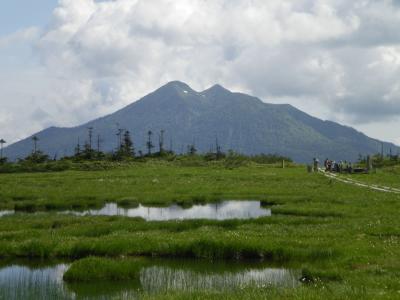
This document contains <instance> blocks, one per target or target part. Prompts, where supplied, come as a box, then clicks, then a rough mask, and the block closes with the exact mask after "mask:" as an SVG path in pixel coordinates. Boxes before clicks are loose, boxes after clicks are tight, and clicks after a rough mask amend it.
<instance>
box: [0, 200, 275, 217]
mask: <svg viewBox="0 0 400 300" xmlns="http://www.w3.org/2000/svg"><path fill="white" fill-rule="evenodd" d="M14 213H15V212H14V211H10V210H9V211H0V217H2V216H6V215H11V214H14ZM39 213H41V212H39ZM59 213H61V214H73V215H76V216H86V215H91V216H124V217H132V218H133V217H141V218H143V219H145V220H147V221H168V220H194V219H210V220H228V219H255V218H259V217H265V216H271V210H270V209H267V208H264V207H262V205H261V202H260V201H223V202H218V203H208V204H204V205H193V206H192V207H189V208H184V207H182V206H179V205H176V204H173V205H171V206H169V207H146V206H143V205H141V204H140V205H139V206H138V207H135V208H122V207H119V206H118V205H117V204H115V203H107V204H106V205H105V206H104V207H103V208H101V209H90V210H85V211H77V210H68V211H61V212H59Z"/></svg>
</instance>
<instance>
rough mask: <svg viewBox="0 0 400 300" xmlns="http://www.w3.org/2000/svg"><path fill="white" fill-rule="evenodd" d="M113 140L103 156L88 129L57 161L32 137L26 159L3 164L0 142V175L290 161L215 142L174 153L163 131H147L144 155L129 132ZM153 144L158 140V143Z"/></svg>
mask: <svg viewBox="0 0 400 300" xmlns="http://www.w3.org/2000/svg"><path fill="white" fill-rule="evenodd" d="M116 137H117V143H116V147H115V149H114V150H113V151H111V152H104V151H102V150H101V145H102V142H103V140H102V139H101V136H100V135H97V136H94V131H93V128H92V127H89V128H88V134H87V139H86V141H85V142H84V143H83V144H81V143H80V141H79V139H78V141H77V144H76V145H75V147H74V149H75V150H74V154H73V155H72V156H64V157H57V155H54V156H53V157H50V156H49V155H48V154H47V153H44V152H43V151H41V150H40V139H39V138H38V137H37V136H34V137H33V138H32V152H31V153H30V154H29V155H28V156H27V157H25V158H22V159H18V161H16V162H7V158H6V157H4V156H3V145H4V144H5V143H6V141H4V140H0V144H1V153H0V172H3V173H5V172H18V171H60V170H67V169H71V168H73V166H77V165H79V169H85V168H87V169H93V168H96V166H97V167H99V166H100V168H102V167H106V166H109V165H111V164H112V163H113V162H134V161H138V162H141V161H148V160H151V159H158V160H166V161H178V162H181V163H184V162H190V163H193V164H196V165H200V164H201V163H202V162H205V163H207V162H212V161H220V162H222V163H224V164H225V166H226V167H229V168H233V167H237V166H240V165H243V164H244V163H246V162H255V163H259V164H273V163H278V162H279V163H281V162H282V161H285V162H288V163H290V162H292V160H291V159H290V158H288V157H285V156H281V155H278V154H259V155H253V156H248V155H244V154H240V153H237V152H235V151H233V150H229V151H227V152H224V151H223V149H222V147H221V145H220V144H219V141H218V138H216V140H215V145H214V146H213V147H211V150H210V151H208V152H207V153H199V152H198V150H197V148H196V145H195V142H193V143H191V144H189V145H187V146H186V152H181V153H175V152H174V151H173V150H172V141H170V148H169V149H167V147H166V145H165V131H164V130H161V131H160V132H158V133H157V134H155V133H153V132H152V131H151V130H149V131H148V132H147V140H146V144H145V147H146V149H145V150H144V151H143V150H137V149H136V148H135V145H134V143H133V140H132V137H131V132H130V131H128V130H124V129H118V131H117V133H116ZM155 140H158V143H157V142H155Z"/></svg>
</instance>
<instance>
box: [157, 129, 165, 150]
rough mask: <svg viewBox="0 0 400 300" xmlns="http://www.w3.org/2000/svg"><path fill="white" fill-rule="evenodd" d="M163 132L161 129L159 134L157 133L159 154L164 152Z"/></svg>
mask: <svg viewBox="0 0 400 300" xmlns="http://www.w3.org/2000/svg"><path fill="white" fill-rule="evenodd" d="M164 134H165V130H161V131H160V134H159V135H158V145H159V148H160V155H161V154H163V153H164Z"/></svg>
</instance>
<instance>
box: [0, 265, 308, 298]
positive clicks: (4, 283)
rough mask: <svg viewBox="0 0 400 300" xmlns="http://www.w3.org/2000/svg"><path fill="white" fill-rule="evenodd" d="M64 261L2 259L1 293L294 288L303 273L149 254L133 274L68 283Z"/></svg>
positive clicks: (106, 294)
mask: <svg viewBox="0 0 400 300" xmlns="http://www.w3.org/2000/svg"><path fill="white" fill-rule="evenodd" d="M149 260H150V259H149ZM68 267H69V264H68V263H54V264H47V265H46V264H44V263H32V262H30V263H23V262H22V263H21V262H14V263H2V264H1V265H0V299H77V298H78V299H80V298H85V299H108V298H118V299H120V298H124V299H132V298H138V297H139V296H140V294H143V293H146V294H159V293H167V292H172V291H186V292H195V291H205V290H207V291H213V290H215V291H224V290H235V289H242V288H245V287H285V288H295V287H297V286H298V285H300V281H299V279H300V277H301V272H300V271H299V270H290V269H284V268H277V267H269V266H267V265H265V264H264V263H260V262H258V263H255V262H240V263H239V262H208V261H196V260H182V259H175V260H173V259H151V263H149V264H148V265H147V266H146V267H143V268H142V269H141V270H140V274H139V276H138V279H137V280H133V281H128V282H101V283H99V282H97V283H82V284H80V283H73V284H70V283H65V282H64V281H63V274H64V273H65V272H66V270H67V269H68Z"/></svg>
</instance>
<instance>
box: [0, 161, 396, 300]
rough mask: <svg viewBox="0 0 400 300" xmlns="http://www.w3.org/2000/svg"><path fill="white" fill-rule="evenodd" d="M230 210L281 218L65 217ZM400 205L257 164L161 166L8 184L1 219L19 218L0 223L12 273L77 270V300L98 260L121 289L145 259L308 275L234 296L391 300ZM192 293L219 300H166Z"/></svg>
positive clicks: (0, 196)
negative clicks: (243, 207)
mask: <svg viewBox="0 0 400 300" xmlns="http://www.w3.org/2000/svg"><path fill="white" fill-rule="evenodd" d="M382 172H383V171H382ZM385 172H386V171H385ZM387 172H390V171H387ZM360 176H361V175H360ZM363 176H370V175H363ZM371 176H374V175H373V174H372V175H371ZM365 178H367V177H365ZM371 178H372V177H371ZM227 199H236V201H240V200H244V199H254V200H257V201H261V204H262V206H263V207H265V208H267V209H270V210H271V212H272V214H271V216H261V217H259V218H252V219H230V220H209V219H197V220H169V221H153V220H149V221H146V220H145V219H143V218H140V217H134V218H129V217H125V216H101V215H82V216H80V215H70V214H60V213H59V212H58V210H70V209H73V210H82V211H83V210H87V209H93V208H97V209H101V208H102V207H104V205H105V204H106V203H111V202H113V203H120V205H124V206H126V207H129V206H130V205H133V206H134V205H135V204H136V203H140V204H142V205H146V206H164V207H168V206H170V205H173V204H174V203H175V204H179V205H180V206H181V207H191V206H192V205H199V204H207V203H215V202H216V201H221V200H227ZM399 200H400V196H399V195H395V194H393V195H392V194H387V193H380V192H374V191H370V190H367V189H363V188H360V187H355V186H351V185H345V184H342V183H340V182H336V181H332V180H330V179H328V178H326V177H324V176H321V175H319V174H307V173H306V170H305V167H304V166H289V167H287V168H285V169H282V168H281V167H280V166H279V165H265V164H257V163H254V162H251V163H249V164H245V165H241V166H238V167H235V168H227V167H226V166H225V165H224V164H223V163H220V162H219V163H214V164H207V165H201V164H200V165H194V164H192V163H191V164H189V163H187V164H182V163H176V162H167V161H153V160H152V161H147V162H142V163H129V164H118V165H115V166H112V167H111V168H108V169H107V171H104V170H97V171H82V170H80V171H79V170H68V171H63V172H52V173H48V172H45V173H15V174H2V175H0V204H1V209H2V210H9V211H14V210H15V211H17V212H18V213H16V214H10V215H9V214H4V215H3V216H2V217H1V218H0V256H1V257H2V260H3V261H4V263H5V264H6V262H10V260H11V262H13V261H14V260H15V259H17V258H28V259H38V258H40V259H42V260H43V259H45V260H46V261H50V260H53V259H62V260H65V259H68V261H69V262H68V264H69V265H71V267H70V268H71V269H70V270H71V272H73V270H74V272H73V273H74V276H73V277H74V278H76V279H77V280H75V283H74V284H75V287H74V288H75V289H79V286H80V284H79V283H77V281H78V282H79V280H78V279H79V278H81V279H85V278H90V276H89V275H88V274H86V273H84V272H82V271H80V270H88V268H87V267H85V268H79V266H80V265H81V266H85V263H86V264H87V261H86V260H85V259H88V258H89V257H91V258H90V259H96V264H95V265H96V266H97V267H98V269H96V268H93V276H94V278H96V276H100V275H101V274H102V273H103V274H104V270H108V271H107V272H105V273H106V274H114V275H113V276H114V277H115V278H114V279H118V278H119V276H122V277H123V278H124V280H128V281H130V280H131V284H133V283H134V281H135V280H136V279H135V276H136V275H135V274H137V272H136V271H135V270H137V269H136V268H137V266H138V265H140V264H141V263H140V264H137V262H136V260H139V261H140V260H142V259H146V257H148V258H155V257H156V258H159V259H164V258H173V257H175V258H179V259H182V258H185V259H195V260H201V261H203V262H207V261H214V262H215V261H221V262H225V264H227V265H234V264H235V262H237V261H245V260H248V259H252V260H254V259H256V260H257V261H258V263H257V264H260V267H261V266H262V262H264V263H267V264H272V267H271V268H277V269H285V270H298V272H299V273H296V274H298V275H297V276H296V277H299V278H298V279H299V283H300V284H299V285H296V286H290V287H288V286H284V285H283V286H274V287H270V286H261V285H260V286H252V287H247V286H245V287H243V288H242V289H238V290H230V289H228V290H227V291H224V292H223V294H224V296H226V297H229V298H233V299H235V298H236V299H243V298H247V299H254V298H265V297H267V296H268V297H269V298H271V299H274V298H280V299H281V298H287V299H310V298H311V299H323V298H329V299H360V298H362V299H377V298H383V299H391V298H396V297H398V295H399V291H400V283H399V282H400V273H399V270H400V264H399V261H400V253H399V251H398V249H399V242H400V239H399V237H400V232H398V228H400V220H399V218H398V211H399V208H400V201H399ZM29 212H39V213H36V214H32V213H29ZM93 257H94V258H93ZM121 260H122V261H124V263H122V264H121V263H120V262H121ZM127 261H130V262H127ZM89 263H90V260H89ZM130 265H131V267H129V268H128V267H127V266H130ZM102 266H103V267H102ZM199 268H200V269H201V268H202V267H201V266H200V264H199ZM255 269H258V270H260V269H259V266H256V267H255ZM242 271H243V270H242ZM243 272H244V271H243ZM239 273H240V272H239ZM184 274H189V275H190V274H191V271H190V272H189V273H187V272H186V273H185V272H184ZM131 275H132V276H131ZM189 275H188V276H189ZM68 276H72V275H68ZM190 276H191V275H190ZM131 277H132V278H131ZM300 279H301V280H300ZM106 280H109V279H108V278H106ZM72 281H74V280H72ZM68 284H70V283H68ZM114 286H115V287H117V286H118V283H115V284H114ZM124 289H125V288H124V287H122V290H124ZM189 293H190V295H191V297H194V298H196V297H197V298H198V299H204V298H209V299H216V298H220V297H221V296H220V295H221V294H220V293H221V292H216V291H213V290H212V289H209V290H207V289H205V290H199V291H188V290H182V289H176V290H172V291H170V292H168V293H164V292H160V293H159V294H157V295H156V296H157V297H160V298H165V299H185V298H187V297H188V295H189ZM141 295H142V297H143V298H146V297H147V298H153V297H155V295H154V294H149V293H146V292H142V294H141Z"/></svg>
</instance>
